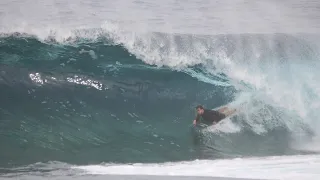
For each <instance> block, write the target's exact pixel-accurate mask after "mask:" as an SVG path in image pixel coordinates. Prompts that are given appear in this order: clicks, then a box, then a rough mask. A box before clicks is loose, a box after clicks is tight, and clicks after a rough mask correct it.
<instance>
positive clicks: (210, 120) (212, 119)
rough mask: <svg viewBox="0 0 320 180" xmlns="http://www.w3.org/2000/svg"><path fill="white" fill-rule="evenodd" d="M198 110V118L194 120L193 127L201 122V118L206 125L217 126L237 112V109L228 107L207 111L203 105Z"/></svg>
mask: <svg viewBox="0 0 320 180" xmlns="http://www.w3.org/2000/svg"><path fill="white" fill-rule="evenodd" d="M196 110H197V117H196V119H195V120H193V125H196V124H197V123H198V122H199V121H200V118H202V119H203V120H204V121H205V122H204V123H205V124H216V123H218V122H219V121H221V120H222V119H224V118H226V117H227V116H229V115H231V114H232V113H234V112H235V111H236V110H235V109H229V108H228V107H222V108H220V109H218V110H217V111H216V110H211V109H205V108H203V106H202V105H198V106H197V107H196Z"/></svg>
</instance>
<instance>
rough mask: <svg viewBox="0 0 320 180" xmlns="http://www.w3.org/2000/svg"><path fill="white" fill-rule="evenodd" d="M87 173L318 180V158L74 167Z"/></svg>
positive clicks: (319, 160)
mask: <svg viewBox="0 0 320 180" xmlns="http://www.w3.org/2000/svg"><path fill="white" fill-rule="evenodd" d="M73 168H74V169H80V170H84V171H85V173H87V174H113V175H115V174H116V175H169V176H210V177H234V178H263V179H297V180H300V179H319V178H320V156H319V155H305V156H278V157H266V158H244V159H241V158H237V159H228V160H197V161H191V162H176V163H163V164H133V165H129V164H106V165H89V166H74V167H73Z"/></svg>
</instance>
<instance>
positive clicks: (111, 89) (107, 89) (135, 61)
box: [0, 28, 320, 166]
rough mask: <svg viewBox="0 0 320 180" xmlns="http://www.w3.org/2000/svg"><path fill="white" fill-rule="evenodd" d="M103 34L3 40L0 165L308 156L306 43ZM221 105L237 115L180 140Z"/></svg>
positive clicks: (311, 49) (313, 73)
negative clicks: (200, 108) (198, 112)
mask: <svg viewBox="0 0 320 180" xmlns="http://www.w3.org/2000/svg"><path fill="white" fill-rule="evenodd" d="M112 30H113V31H110V30H108V29H93V30H85V31H86V32H90V33H91V35H92V34H95V36H92V37H95V38H91V39H89V40H88V39H84V38H83V37H81V36H79V34H82V33H83V31H78V32H77V33H79V34H77V36H75V35H74V36H70V37H68V38H66V39H65V40H64V41H63V42H57V41H56V38H52V37H48V38H46V39H42V40H39V39H37V38H35V37H34V36H32V35H28V34H21V33H11V34H3V37H2V38H1V40H0V42H1V52H0V57H1V64H2V65H1V69H0V72H1V79H0V89H1V103H0V110H1V111H0V112H1V126H0V127H1V128H0V133H1V137H0V140H1V141H0V142H1V144H2V145H1V147H3V148H1V150H0V156H1V159H2V161H1V166H12V165H22V164H23V165H25V164H32V163H36V162H47V161H62V162H66V163H71V164H88V163H89V164H96V163H101V162H116V163H136V162H167V161H185V160H194V159H199V158H200V159H217V158H230V157H246V156H270V155H289V154H301V153H310V152H313V153H314V152H317V144H315V142H316V141H314V140H313V138H317V137H318V134H317V129H318V127H319V124H318V123H317V122H318V118H317V109H318V106H319V101H318V98H319V90H320V89H319V87H318V86H317V82H318V80H319V76H317V73H318V52H319V51H318V49H317V44H314V40H315V39H318V36H316V35H286V34H272V35H270V34H268V35H258V34H249V35H247V34H241V35H216V36H200V35H199V36H194V35H181V34H180V35H179V34H178V35H177V34H163V33H146V34H143V33H142V34H132V33H129V32H124V31H114V28H112ZM115 32H117V33H115ZM229 102H232V103H231V104H230V106H231V107H232V106H236V107H241V109H242V110H241V112H240V113H239V114H238V115H237V116H235V117H233V118H231V119H226V120H225V121H224V122H223V123H221V124H219V125H218V126H217V127H216V128H213V129H207V130H205V131H203V132H202V133H201V134H194V132H193V131H192V129H190V124H191V122H192V119H193V118H194V113H195V112H194V107H195V106H196V105H197V104H204V105H205V106H206V107H208V108H214V107H217V106H221V105H224V104H227V103H229ZM243 103H245V105H241V106H239V105H240V104H243Z"/></svg>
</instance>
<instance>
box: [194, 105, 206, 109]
mask: <svg viewBox="0 0 320 180" xmlns="http://www.w3.org/2000/svg"><path fill="white" fill-rule="evenodd" d="M196 109H204V108H203V106H202V105H198V106H197V107H196Z"/></svg>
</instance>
